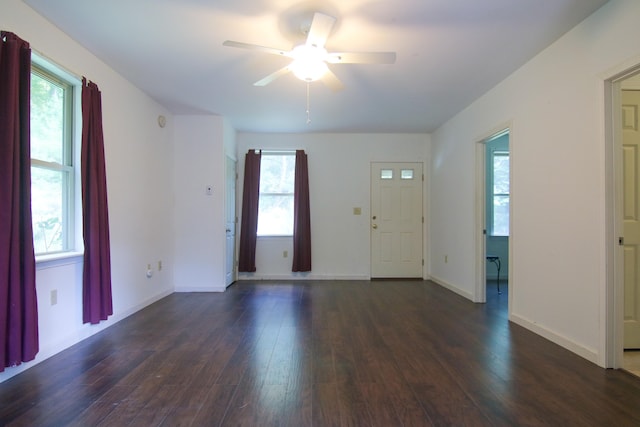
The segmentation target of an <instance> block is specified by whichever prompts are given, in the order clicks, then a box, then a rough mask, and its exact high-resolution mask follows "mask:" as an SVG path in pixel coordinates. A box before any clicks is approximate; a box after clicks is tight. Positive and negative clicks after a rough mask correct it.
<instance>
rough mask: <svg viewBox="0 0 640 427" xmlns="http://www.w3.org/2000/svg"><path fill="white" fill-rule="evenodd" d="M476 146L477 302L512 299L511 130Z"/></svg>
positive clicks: (498, 133)
mask: <svg viewBox="0 0 640 427" xmlns="http://www.w3.org/2000/svg"><path fill="white" fill-rule="evenodd" d="M489 135H490V136H488V137H486V138H484V139H482V140H480V141H478V143H477V144H476V236H477V239H476V260H477V261H476V286H475V294H474V301H475V302H479V303H484V302H487V296H488V295H490V296H491V298H502V299H510V295H509V294H510V293H509V292H508V290H509V276H510V274H509V271H510V268H509V266H510V264H511V263H510V253H511V249H510V245H509V239H510V234H511V194H510V193H511V191H510V189H511V150H510V127H509V126H505V127H502V128H500V130H499V131H496V132H492V133H491V134H489Z"/></svg>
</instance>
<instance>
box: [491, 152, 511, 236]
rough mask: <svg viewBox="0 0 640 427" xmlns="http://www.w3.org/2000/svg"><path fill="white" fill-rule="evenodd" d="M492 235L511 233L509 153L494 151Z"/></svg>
mask: <svg viewBox="0 0 640 427" xmlns="http://www.w3.org/2000/svg"><path fill="white" fill-rule="evenodd" d="M492 166H493V170H492V172H493V173H492V176H493V183H492V186H491V188H492V199H493V204H492V221H491V226H492V227H491V235H492V236H508V235H509V190H510V189H509V153H508V152H506V151H494V152H493V163H492Z"/></svg>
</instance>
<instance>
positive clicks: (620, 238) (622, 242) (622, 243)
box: [618, 237, 624, 246]
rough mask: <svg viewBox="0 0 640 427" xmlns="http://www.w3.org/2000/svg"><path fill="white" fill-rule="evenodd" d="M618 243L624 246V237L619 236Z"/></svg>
mask: <svg viewBox="0 0 640 427" xmlns="http://www.w3.org/2000/svg"><path fill="white" fill-rule="evenodd" d="M618 244H619V245H620V246H624V237H618Z"/></svg>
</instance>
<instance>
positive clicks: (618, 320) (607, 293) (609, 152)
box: [598, 58, 640, 369]
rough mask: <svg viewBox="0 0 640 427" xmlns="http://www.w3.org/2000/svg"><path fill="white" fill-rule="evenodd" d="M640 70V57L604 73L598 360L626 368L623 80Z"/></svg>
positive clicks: (606, 366) (612, 365) (610, 366)
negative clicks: (602, 245) (602, 267)
mask: <svg viewBox="0 0 640 427" xmlns="http://www.w3.org/2000/svg"><path fill="white" fill-rule="evenodd" d="M638 73H640V58H636V59H635V60H633V61H630V62H629V63H626V64H622V65H620V66H619V67H617V68H616V69H614V70H612V71H610V72H609V73H608V74H607V75H606V76H603V79H602V81H603V91H602V93H603V97H604V99H603V106H604V111H603V115H604V119H605V120H604V125H605V126H604V131H605V135H604V136H605V140H604V146H605V182H604V185H605V253H606V255H605V256H606V259H605V261H606V264H605V286H604V287H603V291H602V293H601V301H602V302H601V307H602V310H601V313H603V314H602V316H601V320H602V321H601V322H600V324H601V325H603V326H602V329H601V331H600V335H601V336H602V337H603V338H602V344H601V345H602V349H603V351H602V352H600V353H599V354H600V356H599V359H600V360H598V363H599V364H600V365H602V366H604V367H605V368H614V369H619V368H622V367H623V354H624V254H623V253H622V246H621V245H619V243H618V239H619V237H621V236H622V231H623V221H622V209H623V200H624V199H623V196H624V193H623V188H622V153H621V150H620V148H621V146H622V125H621V123H622V99H621V98H622V96H621V95H622V92H621V90H622V89H621V87H622V84H621V83H622V81H623V80H625V79H627V78H629V77H631V76H633V75H636V74H638Z"/></svg>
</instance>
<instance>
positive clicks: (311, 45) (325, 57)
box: [223, 12, 396, 91]
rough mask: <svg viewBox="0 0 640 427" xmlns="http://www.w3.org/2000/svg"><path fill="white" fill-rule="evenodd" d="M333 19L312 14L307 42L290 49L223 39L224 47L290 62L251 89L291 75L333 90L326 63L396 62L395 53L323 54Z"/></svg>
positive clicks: (335, 79)
mask: <svg viewBox="0 0 640 427" xmlns="http://www.w3.org/2000/svg"><path fill="white" fill-rule="evenodd" d="M335 21H336V18H334V17H333V16H329V15H325V14H323V13H319V12H316V13H315V14H314V15H313V20H312V21H311V26H310V27H309V29H308V32H306V31H304V32H305V33H307V40H306V42H305V43H304V44H300V45H297V46H295V47H294V48H293V49H291V50H283V49H275V48H271V47H264V46H259V45H255V44H249V43H242V42H236V41H232V40H227V41H225V42H224V43H223V45H224V46H229V47H237V48H242V49H249V50H255V51H259V52H264V53H270V54H274V55H280V56H286V57H288V58H291V59H292V61H291V63H290V64H289V65H287V66H286V67H283V68H281V69H279V70H277V71H275V72H273V73H271V74H269V75H268V76H266V77H264V78H263V79H261V80H258V81H257V82H255V83H254V86H266V85H268V84H269V83H271V82H272V81H274V80H276V79H277V78H278V77H282V76H284V75H285V74H288V73H289V72H292V73H293V74H294V75H295V76H296V77H298V78H299V79H300V80H303V81H305V82H312V81H316V80H321V81H322V82H323V83H324V84H325V85H327V86H328V87H329V88H331V89H333V90H334V91H337V90H340V89H342V88H343V85H342V82H341V81H340V80H339V79H338V77H337V76H336V75H335V74H334V73H333V72H332V71H331V70H330V69H329V67H328V64H393V63H394V62H395V61H396V54H395V52H327V50H326V49H325V47H324V45H325V43H326V41H327V37H329V34H330V33H331V29H332V28H333V24H334V23H335Z"/></svg>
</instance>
